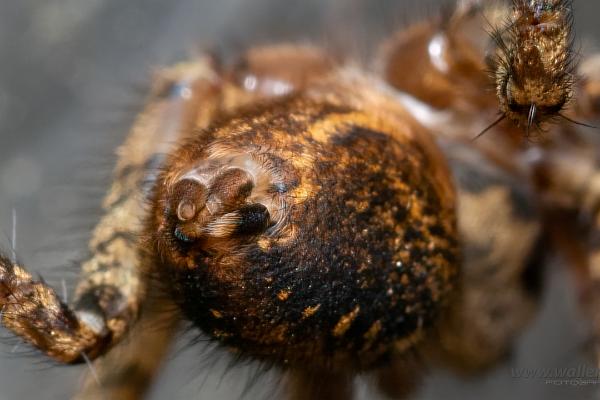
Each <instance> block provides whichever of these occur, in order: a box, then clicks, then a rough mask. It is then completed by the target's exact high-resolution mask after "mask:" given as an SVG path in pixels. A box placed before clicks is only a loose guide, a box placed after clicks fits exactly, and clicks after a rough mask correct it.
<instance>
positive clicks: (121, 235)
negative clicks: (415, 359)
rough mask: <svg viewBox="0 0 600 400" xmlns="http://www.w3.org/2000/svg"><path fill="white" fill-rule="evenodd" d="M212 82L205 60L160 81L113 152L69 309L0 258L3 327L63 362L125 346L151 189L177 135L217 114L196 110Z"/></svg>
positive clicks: (140, 283) (143, 270)
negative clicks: (109, 179)
mask: <svg viewBox="0 0 600 400" xmlns="http://www.w3.org/2000/svg"><path fill="white" fill-rule="evenodd" d="M216 79H217V76H216V74H215V72H214V70H213V69H212V65H211V63H210V60H208V59H202V60H200V61H198V62H195V63H192V64H190V65H178V66H175V67H173V68H172V69H170V70H166V71H164V72H162V73H161V75H160V76H159V79H157V82H158V83H157V85H156V87H155V89H154V91H153V93H152V95H151V98H150V99H149V102H148V105H147V106H146V108H145V110H144V112H142V114H140V116H139V117H138V119H137V120H136V122H135V123H134V125H133V128H132V130H131V132H130V135H129V137H128V139H127V141H126V142H125V144H124V145H123V146H122V147H121V148H120V149H119V150H118V155H119V160H118V162H117V166H116V169H115V172H114V177H115V179H114V182H113V184H112V186H111V188H110V189H109V192H108V195H107V196H106V198H105V200H104V203H103V209H104V216H103V217H102V219H101V220H100V222H99V223H98V225H97V226H96V228H95V230H94V233H93V235H92V239H91V241H90V243H89V254H90V256H89V257H88V258H87V260H85V261H83V262H82V263H81V269H82V273H81V278H80V281H79V283H78V285H77V288H76V290H75V296H74V299H73V301H72V302H71V304H70V305H67V304H65V303H63V302H62V301H61V299H60V297H59V296H58V295H57V293H56V292H55V291H54V290H53V289H52V288H51V287H49V286H48V285H47V284H45V283H44V282H43V281H39V280H35V279H33V278H32V276H31V274H30V273H29V272H27V271H26V269H25V268H24V267H23V266H21V265H18V264H15V263H13V262H12V261H11V260H10V259H9V257H6V256H2V257H1V258H0V306H1V307H2V310H3V313H2V323H3V325H4V326H5V327H7V328H8V329H10V330H11V331H13V332H14V333H15V334H17V335H18V336H21V337H22V338H23V339H25V341H27V342H28V343H30V344H32V345H33V346H34V347H37V348H38V349H40V350H41V351H42V352H44V353H46V354H47V355H49V356H50V357H52V358H54V359H55V360H57V361H59V362H63V363H80V362H84V361H85V360H86V358H89V359H94V358H96V357H98V356H100V355H102V354H104V353H105V352H106V351H107V350H108V349H110V348H111V347H112V346H114V345H115V344H117V343H119V342H120V341H121V340H122V338H123V337H124V335H125V334H126V332H127V331H128V330H129V328H130V327H131V326H132V324H133V323H134V322H135V321H136V319H137V317H138V314H139V312H140V308H141V307H142V303H143V302H144V299H145V296H146V286H147V285H148V278H149V275H150V274H149V271H150V267H149V265H148V264H149V263H148V262H144V259H145V257H146V256H147V254H146V253H145V252H144V250H143V249H144V248H145V238H143V237H141V235H140V233H141V231H142V227H143V220H144V218H145V216H146V213H147V205H146V202H147V195H148V192H149V189H150V188H151V186H152V183H153V180H154V177H155V175H156V174H157V169H158V168H159V167H160V164H161V162H162V159H163V157H164V154H165V153H166V152H168V151H169V150H170V148H171V146H172V145H173V144H175V142H176V141H177V140H178V139H179V138H180V136H181V132H186V131H189V128H190V127H191V126H197V125H201V123H202V121H203V119H210V116H209V115H207V114H208V113H210V112H211V110H212V109H213V108H214V107H210V104H207V107H198V102H199V101H200V100H202V101H203V104H204V102H206V103H208V100H210V99H211V97H210V94H211V93H212V91H213V87H214V86H215V81H216ZM213 97H214V96H213ZM190 125H191V126H190Z"/></svg>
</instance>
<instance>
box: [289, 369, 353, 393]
mask: <svg viewBox="0 0 600 400" xmlns="http://www.w3.org/2000/svg"><path fill="white" fill-rule="evenodd" d="M287 378H288V379H287V382H286V383H287V389H288V393H289V397H288V399H290V400H312V399H328V400H350V399H352V393H353V389H352V386H353V385H352V375H351V374H345V373H342V372H340V373H335V372H330V371H327V372H316V371H305V370H292V371H289V372H288V376H287Z"/></svg>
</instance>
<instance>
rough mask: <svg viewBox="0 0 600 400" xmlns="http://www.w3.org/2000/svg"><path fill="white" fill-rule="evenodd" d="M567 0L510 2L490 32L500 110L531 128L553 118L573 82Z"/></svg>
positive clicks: (571, 39) (570, 10) (566, 96)
mask: <svg viewBox="0 0 600 400" xmlns="http://www.w3.org/2000/svg"><path fill="white" fill-rule="evenodd" d="M572 25H573V11H572V4H571V0H539V1H537V0H535V1H534V0H513V8H512V10H511V11H510V13H509V17H508V21H507V22H506V24H505V25H504V26H503V27H501V28H499V29H497V30H496V31H495V32H494V33H493V38H494V40H495V41H496V47H495V52H496V54H495V55H494V56H492V57H491V59H490V61H491V69H492V74H493V77H494V81H495V84H496V92H497V97H498V99H499V101H500V111H501V112H502V114H503V115H504V116H506V117H508V118H509V119H510V120H512V121H513V122H514V123H516V124H517V125H518V126H520V127H522V128H525V129H527V130H529V129H530V128H538V127H539V126H540V124H541V123H543V122H544V121H546V120H548V119H550V118H553V117H556V116H557V115H558V114H559V112H560V111H561V110H562V109H563V108H564V106H565V104H567V102H568V101H569V100H570V99H571V97H572V91H573V83H574V81H575V73H574V69H575V58H574V54H573V50H572V48H573V33H572Z"/></svg>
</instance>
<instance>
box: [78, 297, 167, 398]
mask: <svg viewBox="0 0 600 400" xmlns="http://www.w3.org/2000/svg"><path fill="white" fill-rule="evenodd" d="M164 304H165V303H163V302H157V301H154V302H152V304H149V305H146V306H145V307H144V309H143V310H142V313H141V315H140V318H139V321H138V322H137V323H136V325H135V326H134V327H133V329H132V330H131V331H130V332H129V335H128V336H127V337H126V338H125V339H124V340H123V341H122V342H121V343H120V344H119V345H118V346H117V347H115V348H114V349H113V350H112V351H111V352H110V353H108V354H107V355H106V356H105V357H103V358H101V359H99V360H97V361H96V362H95V363H94V366H93V369H94V372H91V371H90V372H88V373H86V376H85V378H84V382H83V386H82V387H81V390H80V392H79V393H77V395H76V396H75V397H74V400H104V399H122V400H138V399H142V398H143V397H144V395H145V394H146V392H147V390H148V388H149V386H150V385H151V383H152V381H153V380H154V378H155V376H156V375H157V373H158V372H159V369H160V367H161V366H162V364H163V361H164V359H165V357H166V355H167V354H168V350H169V349H170V345H171V342H172V341H173V338H174V337H175V336H176V332H177V326H178V324H177V321H175V319H177V313H174V312H173V308H174V306H171V305H170V306H165V305H164Z"/></svg>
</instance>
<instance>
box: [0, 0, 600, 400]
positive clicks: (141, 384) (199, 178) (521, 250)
mask: <svg viewBox="0 0 600 400" xmlns="http://www.w3.org/2000/svg"><path fill="white" fill-rule="evenodd" d="M571 7H572V5H571V2H570V1H566V0H542V1H522V0H515V1H513V2H512V4H504V3H502V4H500V3H499V4H487V3H486V4H479V3H477V2H462V3H459V4H458V5H457V6H456V7H454V8H453V9H452V10H451V11H450V12H449V13H448V15H446V16H445V18H440V19H435V18H434V19H431V20H427V21H424V22H422V23H419V24H415V25H413V26H412V27H409V28H408V29H406V30H403V31H401V32H399V33H397V34H396V35H395V36H393V37H391V38H389V39H388V40H387V41H386V42H385V43H384V45H383V46H382V49H381V51H380V55H379V57H378V62H377V65H376V66H374V67H373V68H372V69H371V70H364V69H359V68H357V67H353V66H349V65H346V64H344V63H342V62H339V61H338V60H336V59H335V58H332V57H331V56H330V55H328V54H327V53H325V52H324V51H322V50H320V49H318V48H314V47H310V46H299V45H291V44H290V45H273V46H264V47H256V48H253V49H250V50H248V51H246V52H245V53H244V54H242V55H241V56H240V57H239V59H238V61H237V62H232V63H220V62H219V61H218V60H217V59H215V57H213V56H210V55H206V56H202V57H198V58H197V59H193V60H190V61H189V62H185V63H180V64H178V65H175V66H173V67H171V68H167V69H165V70H164V71H162V72H161V73H160V74H159V76H157V78H156V80H155V82H154V85H153V89H152V91H151V93H150V96H149V100H148V103H147V106H146V108H145V110H144V111H143V112H142V113H141V114H140V115H139V116H138V118H137V119H136V121H135V123H134V125H133V127H132V129H131V132H130V135H129V137H128V139H127V141H126V142H125V144H124V145H123V146H122V147H121V148H120V150H119V161H118V163H117V166H116V169H115V174H114V182H113V185H112V186H111V188H110V190H109V192H108V194H107V196H106V198H105V201H104V209H105V215H104V216H103V217H102V218H101V220H100V222H99V223H98V225H97V227H96V229H95V231H94V235H93V238H92V240H91V242H90V257H89V258H88V259H87V260H84V261H83V262H82V263H81V265H82V271H83V272H82V278H81V280H80V282H79V284H78V287H77V290H76V292H75V298H74V299H73V300H72V302H71V303H70V304H69V305H67V304H65V303H64V302H63V300H62V299H61V298H60V296H59V295H58V294H57V293H56V292H55V291H54V290H53V289H52V288H50V287H49V286H48V285H46V284H45V283H44V282H43V281H40V280H36V279H34V278H33V277H32V275H31V274H30V273H29V272H27V270H26V269H25V268H24V267H23V266H22V265H21V264H20V263H19V262H18V261H17V260H15V259H14V258H11V257H10V255H8V254H7V255H3V256H2V257H1V258H0V305H2V323H3V324H4V325H5V326H6V327H7V328H8V329H10V330H11V331H13V332H14V333H15V334H17V335H19V336H21V337H22V338H23V339H25V341H27V342H28V343H30V344H32V345H34V346H35V347H37V348H38V349H39V350H41V351H42V352H44V353H46V354H47V355H48V356H49V357H51V358H53V359H55V360H57V361H59V362H63V363H82V362H87V361H89V360H92V359H97V360H98V361H97V362H96V365H95V368H94V370H93V371H94V373H93V374H91V376H90V378H89V379H88V380H87V382H86V383H85V384H84V386H83V388H82V390H81V393H80V394H79V395H78V396H79V397H78V398H131V399H134V398H140V397H141V396H143V394H144V393H145V391H146V389H147V386H148V384H149V382H150V381H151V380H152V378H153V377H154V376H155V374H156V372H157V368H158V367H159V366H160V364H161V361H162V359H163V358H164V357H165V353H166V351H167V350H168V346H169V343H170V342H171V340H172V338H173V336H174V335H175V332H176V330H177V328H178V321H179V320H187V321H190V322H191V324H192V325H193V326H195V327H196V328H198V329H200V330H201V331H202V332H204V333H205V334H206V335H208V337H210V338H211V340H212V341H213V342H214V343H216V344H217V345H218V346H220V347H223V348H226V349H228V350H229V351H231V352H232V353H233V354H235V356H236V357H238V358H239V359H240V360H247V359H250V360H255V361H256V362H260V363H262V364H263V365H265V366H267V367H274V368H276V369H279V370H281V371H282V372H283V374H284V376H285V378H284V382H283V383H284V387H285V388H286V389H285V393H286V395H287V396H289V397H290V398H293V399H308V398H332V399H333V398H339V399H346V398H351V397H352V380H353V378H354V377H355V376H356V375H357V374H362V373H364V374H372V375H373V376H374V379H375V381H376V382H377V386H378V387H379V389H380V391H381V392H383V393H384V394H386V395H388V396H390V397H396V398H404V397H406V396H409V395H410V394H411V393H412V391H413V390H414V389H415V388H416V387H417V386H418V383H419V380H420V379H421V377H422V375H423V374H424V371H425V370H426V368H427V367H428V366H431V365H444V366H446V367H449V368H452V369H455V370H457V371H460V372H463V373H475V372H479V371H481V370H484V369H486V368H490V367H492V366H494V365H496V364H497V363H499V362H501V361H502V360H503V359H504V358H505V357H506V355H507V354H508V353H509V351H510V349H511V347H512V345H513V343H514V341H515V339H516V337H517V336H518V334H519V333H520V332H521V330H522V329H523V327H524V326H525V325H526V324H527V323H528V322H529V320H530V319H531V318H532V316H533V315H535V311H536V308H537V302H538V297H539V294H540V290H541V288H540V273H541V270H542V264H543V261H544V257H545V256H547V255H548V254H549V249H552V250H554V251H560V252H562V253H563V254H564V255H565V257H567V258H568V259H569V261H570V262H569V265H570V266H571V267H572V270H573V273H574V275H575V276H576V277H577V278H578V283H579V287H580V290H581V293H583V294H584V296H583V297H584V302H583V304H584V306H585V308H586V309H587V310H588V311H589V313H590V316H591V319H592V325H593V326H594V328H595V330H598V329H599V328H600V327H598V326H597V324H598V322H597V321H596V320H595V318H594V316H595V315H596V313H597V311H598V310H597V308H598V299H597V298H596V295H595V290H594V289H595V284H596V279H597V276H598V275H597V273H596V271H595V269H597V267H596V264H597V262H598V254H597V246H598V243H597V241H598V238H597V236H598V232H597V219H598V215H597V214H598V212H597V210H598V197H597V196H598V193H597V189H596V187H595V186H596V185H595V184H594V183H595V181H596V179H597V173H596V165H597V160H596V158H597V155H596V152H595V151H594V145H595V139H594V137H593V135H591V134H589V132H586V131H582V130H579V129H576V128H578V127H577V124H583V123H579V122H577V121H582V120H587V119H591V118H594V117H596V116H597V113H598V111H599V110H598V104H599V102H598V95H599V93H598V82H600V76H598V73H597V71H598V68H599V66H600V63H599V62H598V59H597V58H591V59H589V60H584V61H583V63H582V64H581V67H580V69H581V70H582V71H583V72H587V74H586V75H585V76H583V75H581V76H580V74H579V72H578V71H577V70H576V63H575V60H576V57H575V56H574V54H572V53H573V45H572V43H571V38H572V34H571V26H570V25H571V22H572V21H571V19H572V11H571ZM487 24H489V25H487ZM482 26H483V27H486V26H489V27H493V28H494V30H493V34H492V40H487V38H488V36H485V35H481V34H480V35H474V34H473V32H474V31H475V32H478V31H477V28H478V27H479V28H480V27H482ZM479 32H480V31H479ZM484 38H485V39H484ZM578 77H581V79H577V78H578ZM498 112H499V113H500V116H499V117H496V116H495V115H496V114H497V113H498ZM494 118H496V119H495V121H496V122H494V123H493V124H491V125H490V121H493V120H494ZM481 133H485V134H484V135H478V134H481ZM475 137H477V140H472V139H473V138H475ZM527 139H529V140H527Z"/></svg>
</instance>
